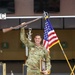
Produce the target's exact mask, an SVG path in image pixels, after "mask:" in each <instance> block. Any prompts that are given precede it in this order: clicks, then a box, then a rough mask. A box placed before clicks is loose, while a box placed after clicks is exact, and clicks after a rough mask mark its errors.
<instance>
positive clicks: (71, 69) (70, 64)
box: [59, 42, 74, 75]
mask: <svg viewBox="0 0 75 75" xmlns="http://www.w3.org/2000/svg"><path fill="white" fill-rule="evenodd" d="M59 46H60V48H61V50H62V52H63V54H64V57H65V59H66V61H67V63H68V66H69V68H70V70H71V72H72V67H71V64H70V62H69V61H68V58H67V56H66V54H65V52H64V49H63V47H62V45H61V43H60V42H59ZM72 74H73V75H74V72H72Z"/></svg>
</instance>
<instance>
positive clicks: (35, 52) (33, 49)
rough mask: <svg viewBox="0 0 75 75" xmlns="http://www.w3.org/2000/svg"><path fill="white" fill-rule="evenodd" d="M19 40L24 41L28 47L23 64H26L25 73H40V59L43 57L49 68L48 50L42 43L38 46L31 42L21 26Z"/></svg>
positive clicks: (36, 74)
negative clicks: (27, 54) (27, 53)
mask: <svg viewBox="0 0 75 75" xmlns="http://www.w3.org/2000/svg"><path fill="white" fill-rule="evenodd" d="M20 40H21V41H22V42H23V43H24V45H27V46H28V49H29V56H28V58H27V60H26V63H25V65H27V75H41V74H42V73H40V59H45V61H46V69H47V70H50V69H51V63H50V56H49V54H48V51H47V50H46V49H45V48H44V47H43V46H42V45H41V46H39V47H38V46H36V45H35V44H34V43H33V42H31V41H29V40H28V38H26V36H25V30H24V28H21V32H20Z"/></svg>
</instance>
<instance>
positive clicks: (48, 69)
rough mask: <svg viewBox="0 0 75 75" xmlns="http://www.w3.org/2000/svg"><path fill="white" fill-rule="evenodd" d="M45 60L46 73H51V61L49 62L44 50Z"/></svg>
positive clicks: (46, 52) (47, 54)
mask: <svg viewBox="0 0 75 75" xmlns="http://www.w3.org/2000/svg"><path fill="white" fill-rule="evenodd" d="M45 59H46V68H47V71H48V73H50V71H51V61H50V55H49V53H48V51H47V50H45Z"/></svg>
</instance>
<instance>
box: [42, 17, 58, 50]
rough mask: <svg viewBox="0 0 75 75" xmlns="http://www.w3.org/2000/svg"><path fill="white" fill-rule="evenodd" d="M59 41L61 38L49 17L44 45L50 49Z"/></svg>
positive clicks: (46, 22)
mask: <svg viewBox="0 0 75 75" xmlns="http://www.w3.org/2000/svg"><path fill="white" fill-rule="evenodd" d="M58 42H59V39H58V37H57V35H56V33H55V31H54V29H53V27H52V25H51V23H50V20H49V19H48V18H47V19H46V21H45V27H44V39H43V45H44V47H45V48H46V49H47V50H48V51H49V48H51V47H52V46H53V45H55V44H57V43H58Z"/></svg>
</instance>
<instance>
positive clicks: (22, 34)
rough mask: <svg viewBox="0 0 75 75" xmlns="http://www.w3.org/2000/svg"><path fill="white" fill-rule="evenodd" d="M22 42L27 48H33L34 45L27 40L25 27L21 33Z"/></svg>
mask: <svg viewBox="0 0 75 75" xmlns="http://www.w3.org/2000/svg"><path fill="white" fill-rule="evenodd" d="M20 40H21V41H22V42H23V43H24V44H25V45H27V46H33V45H34V44H33V43H32V42H31V41H29V40H28V38H26V35H25V29H24V27H23V28H21V31H20Z"/></svg>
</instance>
